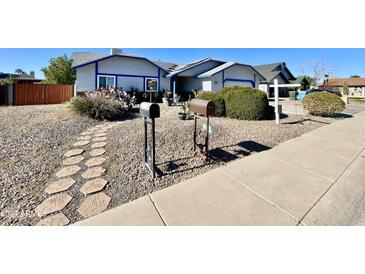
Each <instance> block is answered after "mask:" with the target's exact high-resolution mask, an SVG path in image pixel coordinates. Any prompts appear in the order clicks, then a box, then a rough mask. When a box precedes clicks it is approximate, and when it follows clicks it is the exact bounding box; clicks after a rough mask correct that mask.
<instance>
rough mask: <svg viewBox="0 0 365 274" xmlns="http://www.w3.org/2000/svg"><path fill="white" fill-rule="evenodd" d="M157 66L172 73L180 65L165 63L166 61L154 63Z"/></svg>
mask: <svg viewBox="0 0 365 274" xmlns="http://www.w3.org/2000/svg"><path fill="white" fill-rule="evenodd" d="M152 62H153V63H154V64H156V65H157V66H159V67H161V68H163V69H164V70H166V71H167V72H172V71H173V70H174V69H175V68H176V67H177V66H178V65H177V64H174V63H170V62H164V61H160V60H158V61H152Z"/></svg>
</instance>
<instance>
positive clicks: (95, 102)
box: [71, 96, 127, 120]
mask: <svg viewBox="0 0 365 274" xmlns="http://www.w3.org/2000/svg"><path fill="white" fill-rule="evenodd" d="M71 108H72V109H73V110H74V111H76V112H78V113H80V114H85V115H88V116H89V117H91V118H93V119H97V120H116V119H120V118H122V117H123V116H124V115H125V114H126V113H127V107H126V106H125V104H124V103H123V102H119V101H116V100H113V99H109V98H105V97H102V96H94V97H91V96H82V97H79V96H76V97H74V98H73V99H72V100H71Z"/></svg>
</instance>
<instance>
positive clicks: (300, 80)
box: [290, 75, 310, 90]
mask: <svg viewBox="0 0 365 274" xmlns="http://www.w3.org/2000/svg"><path fill="white" fill-rule="evenodd" d="M290 84H298V85H300V87H299V89H300V90H308V89H310V83H309V82H308V80H307V78H306V77H305V76H304V75H302V76H297V77H296V78H295V80H290Z"/></svg>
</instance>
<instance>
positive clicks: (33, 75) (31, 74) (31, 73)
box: [29, 70, 35, 78]
mask: <svg viewBox="0 0 365 274" xmlns="http://www.w3.org/2000/svg"><path fill="white" fill-rule="evenodd" d="M29 76H30V77H31V78H35V72H34V71H33V70H31V71H30V72H29Z"/></svg>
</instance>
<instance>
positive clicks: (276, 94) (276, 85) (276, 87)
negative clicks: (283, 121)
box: [274, 79, 280, 124]
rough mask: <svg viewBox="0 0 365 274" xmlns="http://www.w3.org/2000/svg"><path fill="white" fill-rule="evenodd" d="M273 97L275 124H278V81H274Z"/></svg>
mask: <svg viewBox="0 0 365 274" xmlns="http://www.w3.org/2000/svg"><path fill="white" fill-rule="evenodd" d="M274 95H275V121H276V124H280V113H279V84H278V79H274Z"/></svg>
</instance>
